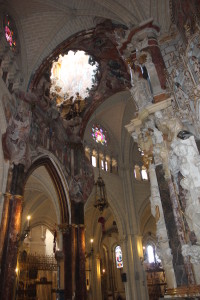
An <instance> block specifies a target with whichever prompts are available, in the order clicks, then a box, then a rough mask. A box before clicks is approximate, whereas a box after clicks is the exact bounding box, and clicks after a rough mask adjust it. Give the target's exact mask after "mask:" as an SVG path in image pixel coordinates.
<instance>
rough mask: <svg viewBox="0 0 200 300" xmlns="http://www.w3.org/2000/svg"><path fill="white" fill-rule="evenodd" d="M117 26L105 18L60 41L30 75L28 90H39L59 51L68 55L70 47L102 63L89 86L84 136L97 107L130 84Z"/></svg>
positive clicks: (47, 76)
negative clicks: (121, 53) (91, 86)
mask: <svg viewBox="0 0 200 300" xmlns="http://www.w3.org/2000/svg"><path fill="white" fill-rule="evenodd" d="M116 26H117V25H114V24H113V23H112V22H111V21H110V20H106V21H104V22H103V23H101V24H98V25H97V26H96V27H95V28H93V29H89V30H85V31H82V32H79V33H76V34H75V35H73V36H71V37H70V38H68V39H67V40H65V41H63V42H61V43H60V44H59V45H58V46H57V47H56V48H55V50H53V52H52V53H51V54H50V55H48V56H47V57H46V59H44V60H43V62H42V63H41V64H40V66H39V67H38V69H37V71H36V72H35V73H34V74H32V75H31V78H30V80H29V84H28V86H27V91H29V92H32V93H36V92H38V93H39V91H38V89H39V88H40V86H41V85H42V82H43V80H44V78H45V80H46V82H48V83H49V82H50V66H51V64H52V62H53V61H56V60H57V59H58V57H59V55H60V54H62V55H63V54H67V53H68V51H69V50H72V51H77V50H81V51H84V52H85V53H87V54H89V55H91V56H92V57H93V58H94V59H95V61H96V62H97V63H98V64H99V72H97V73H96V79H95V80H96V84H95V86H94V88H92V89H90V93H89V96H88V97H87V98H86V105H85V109H84V110H83V112H81V114H80V116H81V118H82V122H81V127H80V136H81V137H83V135H84V131H85V127H86V125H87V123H88V121H89V119H90V117H91V115H92V113H93V112H94V110H95V109H96V108H97V107H98V106H99V105H100V104H101V103H103V102H104V100H105V99H107V98H108V97H110V96H112V95H113V94H115V93H117V92H120V91H124V90H126V89H127V87H130V75H129V74H128V72H127V67H126V64H125V62H124V61H123V60H122V57H121V55H120V54H119V51H118V49H117V46H116V44H115V42H114V40H115V29H116ZM118 26H120V25H118ZM39 96H42V95H39Z"/></svg>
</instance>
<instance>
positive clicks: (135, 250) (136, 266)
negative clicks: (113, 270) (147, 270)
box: [120, 234, 148, 300]
mask: <svg viewBox="0 0 200 300" xmlns="http://www.w3.org/2000/svg"><path fill="white" fill-rule="evenodd" d="M120 244H121V247H122V253H123V263H124V267H123V273H125V274H126V281H125V282H124V285H125V293H126V299H127V300H133V299H144V300H145V299H148V291H147V286H146V276H145V274H144V270H143V266H142V264H141V260H140V256H141V257H142V256H143V253H142V252H143V250H142V244H141V237H139V236H137V235H135V234H129V235H127V236H124V237H123V238H122V239H121V240H120ZM140 252H141V253H140ZM130 266H131V268H130Z"/></svg>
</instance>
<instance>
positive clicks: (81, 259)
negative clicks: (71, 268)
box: [76, 225, 86, 300]
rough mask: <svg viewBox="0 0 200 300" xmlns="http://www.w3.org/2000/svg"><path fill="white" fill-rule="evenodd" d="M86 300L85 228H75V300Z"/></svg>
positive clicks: (82, 226) (80, 226)
mask: <svg viewBox="0 0 200 300" xmlns="http://www.w3.org/2000/svg"><path fill="white" fill-rule="evenodd" d="M85 299H86V276H85V226H84V225H78V228H77V259H76V300H85Z"/></svg>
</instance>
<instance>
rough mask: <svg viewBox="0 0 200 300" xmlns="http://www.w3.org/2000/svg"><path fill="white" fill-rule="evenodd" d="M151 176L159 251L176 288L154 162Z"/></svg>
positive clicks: (168, 283)
mask: <svg viewBox="0 0 200 300" xmlns="http://www.w3.org/2000/svg"><path fill="white" fill-rule="evenodd" d="M149 178H150V185H151V197H150V201H151V212H152V215H153V216H154V217H155V219H156V236H157V241H158V249H157V250H158V251H157V252H158V254H159V257H160V258H161V260H162V265H163V268H164V270H165V276H166V282H167V286H168V288H176V279H175V274H174V269H173V263H172V255H171V248H170V246H169V237H168V233H167V228H166V224H165V219H164V213H163V207H162V203H161V198H160V192H159V187H158V181H157V177H156V172H155V165H154V164H151V165H150V167H149Z"/></svg>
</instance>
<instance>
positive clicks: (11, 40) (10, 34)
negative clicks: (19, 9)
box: [4, 15, 16, 50]
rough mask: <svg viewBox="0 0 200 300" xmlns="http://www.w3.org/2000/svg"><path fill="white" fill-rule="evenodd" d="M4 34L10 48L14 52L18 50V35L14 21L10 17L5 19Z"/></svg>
mask: <svg viewBox="0 0 200 300" xmlns="http://www.w3.org/2000/svg"><path fill="white" fill-rule="evenodd" d="M4 34H5V38H6V41H7V42H8V44H9V46H10V48H11V49H12V50H14V49H15V48H16V33H15V30H14V25H13V21H12V20H11V19H10V17H9V16H8V15H6V16H5V17H4Z"/></svg>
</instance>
